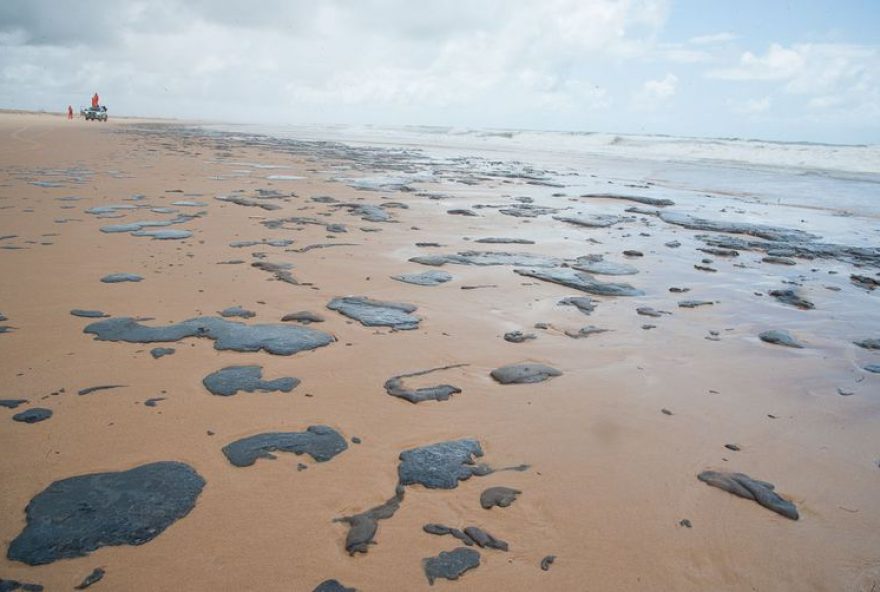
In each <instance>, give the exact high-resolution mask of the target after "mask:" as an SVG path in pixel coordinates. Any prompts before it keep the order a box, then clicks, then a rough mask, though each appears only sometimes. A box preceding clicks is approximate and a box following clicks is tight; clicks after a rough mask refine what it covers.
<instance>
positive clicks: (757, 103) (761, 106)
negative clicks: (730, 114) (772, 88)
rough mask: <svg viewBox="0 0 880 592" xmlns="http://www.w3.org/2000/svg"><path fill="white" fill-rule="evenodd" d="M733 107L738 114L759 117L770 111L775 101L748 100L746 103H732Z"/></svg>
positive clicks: (763, 99)
mask: <svg viewBox="0 0 880 592" xmlns="http://www.w3.org/2000/svg"><path fill="white" fill-rule="evenodd" d="M730 104H731V107H732V108H733V110H734V111H735V112H737V113H741V114H743V115H757V114H759V113H765V112H766V111H769V110H770V107H771V105H772V104H773V100H772V99H771V98H770V97H761V98H760V99H746V100H745V101H732V102H730Z"/></svg>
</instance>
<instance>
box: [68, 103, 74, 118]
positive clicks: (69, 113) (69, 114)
mask: <svg viewBox="0 0 880 592" xmlns="http://www.w3.org/2000/svg"><path fill="white" fill-rule="evenodd" d="M67 119H73V106H71V105H68V106H67Z"/></svg>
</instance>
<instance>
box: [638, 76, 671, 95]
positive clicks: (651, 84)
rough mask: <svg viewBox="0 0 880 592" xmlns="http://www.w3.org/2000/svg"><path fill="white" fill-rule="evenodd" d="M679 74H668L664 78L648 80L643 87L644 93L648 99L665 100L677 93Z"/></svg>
mask: <svg viewBox="0 0 880 592" xmlns="http://www.w3.org/2000/svg"><path fill="white" fill-rule="evenodd" d="M677 86H678V76H676V75H675V74H667V75H666V76H665V77H664V78H663V79H662V80H648V81H646V82H645V84H644V86H643V87H642V93H643V94H644V96H645V97H646V98H648V99H654V100H657V101H665V100H666V99H669V98H671V97H672V95H674V94H675V89H676V87H677Z"/></svg>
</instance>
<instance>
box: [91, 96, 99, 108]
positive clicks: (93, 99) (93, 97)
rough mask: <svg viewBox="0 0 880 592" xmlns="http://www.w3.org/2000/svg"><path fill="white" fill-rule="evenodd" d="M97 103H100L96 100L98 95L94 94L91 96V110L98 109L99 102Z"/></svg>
mask: <svg viewBox="0 0 880 592" xmlns="http://www.w3.org/2000/svg"><path fill="white" fill-rule="evenodd" d="M99 101H100V99H99V98H98V93H97V92H95V94H94V95H92V109H97V108H98V102H99Z"/></svg>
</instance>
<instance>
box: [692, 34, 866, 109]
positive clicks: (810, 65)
mask: <svg viewBox="0 0 880 592" xmlns="http://www.w3.org/2000/svg"><path fill="white" fill-rule="evenodd" d="M707 76H708V77H709V78H715V79H721V80H730V81H737V82H740V83H751V84H755V83H763V84H773V85H776V87H777V88H778V89H779V90H780V91H781V92H783V93H786V94H788V95H793V96H799V97H806V99H805V100H804V102H803V103H802V106H803V107H804V108H806V112H805V115H809V116H810V117H812V118H813V119H814V120H822V119H824V120H825V121H828V122H831V121H833V122H842V121H850V122H853V123H856V122H864V121H872V120H875V119H876V118H877V117H878V116H880V48H878V47H877V46H867V45H855V44H843V43H800V44H794V45H791V46H790V47H783V46H781V45H779V44H775V43H774V44H772V45H770V47H769V48H768V50H767V52H766V53H765V54H764V55H756V54H754V53H752V52H748V51H747V52H745V53H743V54H742V55H741V56H740V59H739V64H738V65H737V66H735V67H732V68H725V69H718V70H713V71H710V72H708V73H707Z"/></svg>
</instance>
